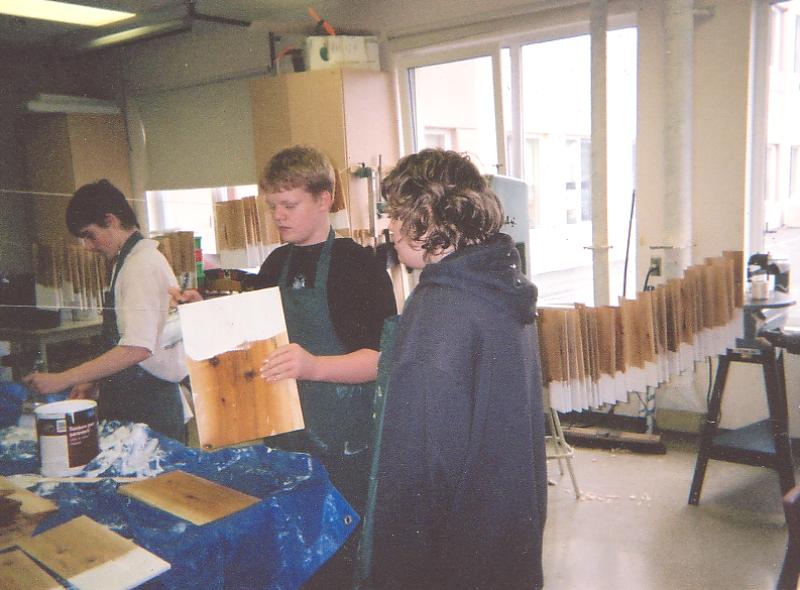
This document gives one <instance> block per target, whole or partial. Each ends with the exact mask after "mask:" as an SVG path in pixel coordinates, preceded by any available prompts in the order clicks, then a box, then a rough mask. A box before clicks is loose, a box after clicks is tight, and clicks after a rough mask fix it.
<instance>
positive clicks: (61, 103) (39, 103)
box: [25, 94, 121, 115]
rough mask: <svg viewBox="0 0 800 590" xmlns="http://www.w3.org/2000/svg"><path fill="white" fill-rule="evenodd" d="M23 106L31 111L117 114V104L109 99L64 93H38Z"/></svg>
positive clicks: (118, 110) (119, 110)
mask: <svg viewBox="0 0 800 590" xmlns="http://www.w3.org/2000/svg"><path fill="white" fill-rule="evenodd" d="M25 107H26V108H27V110H28V111H29V112H32V113H92V114H108V115H117V114H119V113H120V112H121V109H120V108H119V106H117V104H116V103H114V102H111V101H110V100H101V99H99V98H87V97H85V96H68V95H64V94H38V95H36V98H34V99H33V100H29V101H28V102H27V103H26V104H25Z"/></svg>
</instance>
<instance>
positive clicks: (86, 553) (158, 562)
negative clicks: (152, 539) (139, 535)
mask: <svg viewBox="0 0 800 590" xmlns="http://www.w3.org/2000/svg"><path fill="white" fill-rule="evenodd" d="M19 546H20V548H21V549H23V550H24V551H25V552H26V553H28V554H29V555H31V556H33V557H34V558H36V559H37V560H39V561H40V562H42V563H43V564H44V565H45V566H47V567H48V568H50V569H51V570H53V571H54V572H55V573H57V574H58V575H59V576H61V577H62V578H64V579H66V580H68V581H69V582H70V583H71V584H73V585H74V586H75V587H76V588H78V589H80V590H117V589H119V590H122V589H124V588H135V587H136V586H138V585H140V584H143V583H144V582H146V581H148V580H151V579H152V578H154V577H156V576H157V575H159V574H161V573H163V572H165V571H167V570H168V569H169V568H170V564H169V563H167V562H166V561H164V560H163V559H161V558H160V557H158V556H157V555H154V554H152V553H150V552H149V551H147V550H146V549H143V548H141V547H139V546H138V545H137V544H136V543H134V542H133V541H130V540H128V539H126V538H124V537H122V536H120V535H118V534H116V533H115V532H113V531H111V530H109V529H107V528H106V527H104V526H102V525H101V524H98V523H96V522H95V521H93V520H92V519H91V518H89V517H88V516H79V517H77V518H74V519H72V520H70V521H69V522H66V523H64V524H62V525H59V526H57V527H54V528H52V529H49V530H47V531H45V532H44V533H42V534H40V535H36V536H35V537H32V538H30V539H24V540H23V541H21V542H20V544H19Z"/></svg>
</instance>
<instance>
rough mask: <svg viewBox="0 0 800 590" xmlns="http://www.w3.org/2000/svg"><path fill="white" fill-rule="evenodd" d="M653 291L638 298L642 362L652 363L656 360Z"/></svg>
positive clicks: (637, 314)
mask: <svg viewBox="0 0 800 590" xmlns="http://www.w3.org/2000/svg"><path fill="white" fill-rule="evenodd" d="M652 299H653V295H652V291H643V292H641V293H639V294H638V295H637V297H636V330H637V333H638V335H639V338H638V339H637V340H638V346H639V350H640V351H641V355H642V362H643V363H645V362H648V363H652V362H654V361H655V358H656V344H655V328H654V323H655V321H654V319H653V302H652Z"/></svg>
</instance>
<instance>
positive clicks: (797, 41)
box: [794, 16, 800, 74]
mask: <svg viewBox="0 0 800 590" xmlns="http://www.w3.org/2000/svg"><path fill="white" fill-rule="evenodd" d="M794 71H795V73H798V74H800V16H795V17H794Z"/></svg>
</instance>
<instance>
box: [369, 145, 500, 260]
mask: <svg viewBox="0 0 800 590" xmlns="http://www.w3.org/2000/svg"><path fill="white" fill-rule="evenodd" d="M381 189H382V192H383V196H384V198H385V199H386V200H387V205H386V209H385V211H386V213H387V214H388V215H389V217H390V218H391V219H396V220H398V221H399V222H400V224H401V231H402V232H403V234H404V235H405V236H407V237H408V238H410V239H412V240H420V241H421V242H422V248H423V249H424V250H425V252H426V254H428V255H432V254H437V253H440V252H442V251H445V250H447V249H449V248H451V247H452V248H454V249H458V248H461V247H463V246H468V245H470V244H481V243H483V242H485V241H487V240H489V239H490V238H492V237H493V236H495V235H496V234H497V233H498V232H499V231H500V227H501V226H502V224H503V215H504V213H503V206H502V205H501V204H500V200H499V199H498V198H497V195H495V194H494V192H493V191H492V190H491V189H490V188H489V185H488V184H487V182H486V179H485V178H484V177H483V176H482V175H481V173H480V172H479V171H478V169H477V168H476V167H475V165H474V164H473V163H472V162H471V161H470V159H469V157H468V156H466V155H462V154H459V153H457V152H454V151H450V150H442V149H438V148H437V149H424V150H422V151H420V152H418V153H416V154H411V155H409V156H406V157H404V158H402V159H401V160H400V161H399V162H398V163H397V166H395V168H394V169H393V170H392V171H391V172H390V173H389V174H388V175H387V176H386V178H385V179H384V181H383V184H382V187H381Z"/></svg>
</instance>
